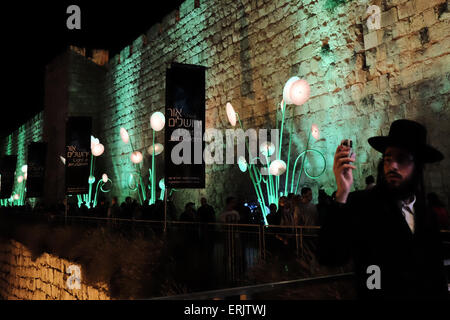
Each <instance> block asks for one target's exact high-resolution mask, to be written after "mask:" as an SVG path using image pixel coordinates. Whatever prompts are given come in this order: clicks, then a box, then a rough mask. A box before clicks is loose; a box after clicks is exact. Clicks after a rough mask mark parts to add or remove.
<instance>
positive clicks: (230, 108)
mask: <svg viewBox="0 0 450 320" xmlns="http://www.w3.org/2000/svg"><path fill="white" fill-rule="evenodd" d="M226 111H227V117H228V121H230V124H231V125H232V126H233V127H234V126H235V125H236V121H237V119H236V112H235V111H234V108H233V106H232V105H231V103H229V102H227V106H226Z"/></svg>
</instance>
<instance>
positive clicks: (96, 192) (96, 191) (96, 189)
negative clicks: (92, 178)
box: [92, 180, 103, 208]
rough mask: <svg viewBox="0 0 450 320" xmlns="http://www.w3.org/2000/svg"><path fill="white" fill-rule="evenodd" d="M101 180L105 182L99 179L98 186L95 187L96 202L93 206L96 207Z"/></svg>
mask: <svg viewBox="0 0 450 320" xmlns="http://www.w3.org/2000/svg"><path fill="white" fill-rule="evenodd" d="M100 182H103V181H102V180H98V182H97V187H96V188H95V195H94V204H93V206H92V208H95V207H96V206H97V194H98V187H99V185H100Z"/></svg>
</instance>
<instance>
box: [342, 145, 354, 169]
mask: <svg viewBox="0 0 450 320" xmlns="http://www.w3.org/2000/svg"><path fill="white" fill-rule="evenodd" d="M341 146H344V147H349V148H350V153H349V154H348V157H349V158H351V157H353V141H352V140H351V139H344V140H342V141H341ZM349 164H352V162H349Z"/></svg>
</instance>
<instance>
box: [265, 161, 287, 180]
mask: <svg viewBox="0 0 450 320" xmlns="http://www.w3.org/2000/svg"><path fill="white" fill-rule="evenodd" d="M285 171H286V162H284V161H283V160H274V161H272V163H271V164H270V166H269V173H270V174H271V175H273V176H281V175H282V174H283V173H285Z"/></svg>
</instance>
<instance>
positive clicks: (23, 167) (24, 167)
mask: <svg viewBox="0 0 450 320" xmlns="http://www.w3.org/2000/svg"><path fill="white" fill-rule="evenodd" d="M27 170H28V166H27V165H26V164H24V165H23V166H22V172H23V173H25V172H27Z"/></svg>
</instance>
